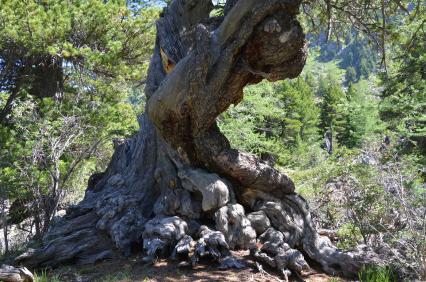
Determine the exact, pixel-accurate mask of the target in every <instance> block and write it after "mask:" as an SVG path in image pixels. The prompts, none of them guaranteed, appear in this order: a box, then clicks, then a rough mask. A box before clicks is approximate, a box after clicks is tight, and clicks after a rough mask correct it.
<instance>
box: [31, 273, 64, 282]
mask: <svg viewBox="0 0 426 282" xmlns="http://www.w3.org/2000/svg"><path fill="white" fill-rule="evenodd" d="M60 281H61V280H60V279H59V278H58V277H56V276H51V275H49V274H48V272H47V271H46V270H42V271H41V272H35V273H34V282H60Z"/></svg>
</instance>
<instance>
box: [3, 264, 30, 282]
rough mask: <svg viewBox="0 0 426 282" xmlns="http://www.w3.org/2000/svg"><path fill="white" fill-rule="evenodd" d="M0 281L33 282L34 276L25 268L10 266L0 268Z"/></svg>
mask: <svg viewBox="0 0 426 282" xmlns="http://www.w3.org/2000/svg"><path fill="white" fill-rule="evenodd" d="M0 281H4V282H33V281H34V276H33V274H32V273H31V271H29V270H28V269H26V268H25V267H19V268H16V267H13V266H10V265H5V264H3V265H1V266H0Z"/></svg>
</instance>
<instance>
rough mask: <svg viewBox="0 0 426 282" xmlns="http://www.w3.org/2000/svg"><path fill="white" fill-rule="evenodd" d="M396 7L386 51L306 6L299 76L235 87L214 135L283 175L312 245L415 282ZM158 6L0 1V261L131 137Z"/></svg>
mask: <svg viewBox="0 0 426 282" xmlns="http://www.w3.org/2000/svg"><path fill="white" fill-rule="evenodd" d="M319 2H321V1H319ZM399 3H400V5H401V6H400V7H399V9H400V11H399V12H398V13H396V14H395V15H394V16H393V17H392V18H389V19H388V21H387V26H386V33H385V34H384V35H383V34H380V36H382V35H383V36H384V37H383V38H382V39H385V40H383V41H380V40H379V41H377V38H379V39H380V36H379V35H375V34H369V33H367V32H365V30H360V28H359V27H358V26H357V25H356V24H353V25H352V24H351V23H350V21H349V19H346V18H345V15H342V14H340V13H338V12H336V14H335V30H334V31H333V33H330V26H328V28H327V24H324V23H322V22H321V21H323V20H324V19H322V18H321V17H320V16H317V18H318V21H319V22H318V23H315V22H311V19H310V18H309V17H307V16H305V15H306V14H312V15H317V14H321V8H322V7H321V6H320V5H318V7H315V6H313V7H312V6H311V7H310V10H308V11H307V13H306V14H305V13H302V14H301V16H300V17H301V20H302V21H303V22H304V23H305V29H306V30H307V32H309V33H308V38H307V39H308V42H309V59H308V62H307V64H306V66H305V69H304V71H303V73H302V75H301V76H300V77H299V78H297V79H295V80H286V81H280V82H276V83H269V82H266V81H265V82H262V83H260V84H258V85H253V86H249V87H247V88H246V89H245V98H244V100H243V101H242V102H241V103H240V104H239V105H236V106H234V107H231V108H230V109H228V111H227V112H226V113H224V114H223V115H222V116H221V117H220V127H221V130H222V132H224V134H225V135H226V136H227V137H228V139H229V140H230V141H231V143H232V144H233V145H234V146H235V147H239V148H243V149H244V150H246V151H249V152H253V153H256V154H258V155H260V156H261V157H262V158H263V159H264V160H265V161H268V162H270V163H274V164H275V166H276V167H279V168H280V169H282V170H283V171H285V172H286V173H287V174H288V175H290V177H291V178H292V179H293V180H294V181H295V182H296V187H297V190H298V192H300V193H301V194H302V195H303V196H304V197H305V198H306V199H307V200H308V201H309V203H310V206H311V209H312V212H313V215H314V217H315V220H316V224H317V227H318V229H319V230H320V233H322V234H324V235H327V236H329V237H331V238H332V239H333V240H334V241H335V242H337V244H338V246H339V247H341V248H352V247H355V246H357V245H359V244H364V245H365V247H366V248H372V249H374V250H375V251H376V252H378V253H379V254H381V255H383V257H384V258H387V259H388V260H389V261H388V262H389V265H391V267H390V268H386V269H384V270H382V271H385V272H387V273H388V274H389V275H390V276H391V275H399V277H405V278H408V279H411V278H413V277H417V278H423V279H426V191H425V189H426V187H425V181H426V168H425V167H426V127H425V125H426V77H425V76H426V53H425V47H426V46H425V42H426V37H425V29H424V28H425V26H424V25H425V22H426V17H425V11H424V10H425V6H424V5H422V4H421V3H420V2H419V3H417V4H416V3H414V2H413V1H400V2H399ZM160 6H161V4H159V3H157V2H156V1H152V2H151V1H98V0H93V1H59V0H44V1H36V0H29V1H20V0H0V230H1V231H2V234H1V235H0V238H1V239H0V242H1V244H0V254H1V256H2V257H1V259H0V261H2V260H7V259H8V258H10V257H13V255H14V254H16V253H19V252H20V251H22V249H24V248H26V247H27V245H28V244H37V240H39V239H41V238H42V236H43V233H45V232H46V231H47V230H48V228H49V226H50V225H51V224H53V223H54V222H55V220H56V218H57V217H59V216H61V215H63V214H64V212H65V210H66V209H67V208H68V207H70V206H72V205H73V204H75V203H77V202H78V201H79V200H80V199H82V197H83V196H84V191H85V188H86V187H87V183H88V181H92V180H93V178H96V174H94V173H98V172H102V171H104V170H105V169H106V167H107V165H108V161H109V160H110V158H111V154H112V152H113V148H114V146H115V145H116V144H119V143H120V142H122V141H121V140H122V139H123V138H126V137H129V136H131V135H132V134H134V133H135V132H136V131H137V130H138V127H139V126H138V120H137V117H138V115H140V114H141V113H142V112H143V110H144V96H143V88H144V80H145V76H146V71H147V67H148V64H149V59H150V54H151V53H152V48H153V45H154V43H155V42H154V40H155V19H156V18H157V16H158V14H159V13H160V11H161V7H160ZM390 8H391V7H390ZM305 12H306V11H305ZM218 13H220V10H219V11H218ZM313 17H314V16H313ZM314 18H315V17H314ZM342 22H346V23H347V24H346V25H343V24H341V23H342ZM375 28H376V27H374V26H371V27H370V28H369V29H368V30H370V31H371V32H373V33H374V32H376V30H375ZM91 175H92V176H91Z"/></svg>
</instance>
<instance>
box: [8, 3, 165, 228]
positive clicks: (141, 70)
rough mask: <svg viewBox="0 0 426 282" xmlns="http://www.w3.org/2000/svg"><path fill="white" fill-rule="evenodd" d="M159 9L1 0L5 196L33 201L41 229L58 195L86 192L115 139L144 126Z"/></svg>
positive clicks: (63, 197)
mask: <svg viewBox="0 0 426 282" xmlns="http://www.w3.org/2000/svg"><path fill="white" fill-rule="evenodd" d="M139 4H141V3H139ZM158 13H159V9H158V8H152V6H151V7H147V6H146V5H138V6H134V7H133V8H132V9H130V8H129V7H128V6H127V1H124V0H123V1H121V0H119V1H100V0H99V1H98V0H96V1H72V3H71V2H69V1H59V0H46V1H36V0H30V1H25V2H22V1H17V0H16V1H15V0H12V1H1V0H0V72H1V76H0V77H1V79H0V144H1V146H0V187H1V189H0V198H1V200H5V199H7V200H9V201H11V202H13V201H14V200H16V199H24V201H33V203H32V205H33V206H34V208H33V214H32V215H31V216H34V220H35V222H36V230H37V231H36V233H38V234H37V235H40V232H42V231H43V230H42V229H44V230H46V229H47V225H48V222H49V220H50V218H51V217H52V213H54V212H55V209H56V208H55V206H56V204H54V203H53V204H52V201H60V202H63V201H75V199H78V198H79V197H81V194H82V191H83V189H84V188H85V187H86V183H87V178H88V177H89V175H90V174H91V173H93V171H102V170H104V169H105V167H106V165H107V163H108V161H109V159H110V156H111V154H112V150H113V148H112V142H111V140H112V139H114V138H123V137H127V136H130V135H132V134H133V133H134V132H135V131H136V130H137V129H138V123H137V120H136V116H137V114H140V113H141V112H142V105H143V104H144V101H143V99H141V98H139V96H141V90H140V89H138V88H137V87H136V85H137V84H139V81H140V80H141V79H143V78H144V77H145V75H146V70H147V66H148V63H149V58H150V55H151V52H152V49H153V45H154V36H155V30H154V20H155V19H156V17H157V16H158ZM52 69H53V70H54V71H55V72H54V73H55V74H58V73H59V75H52V72H51V71H52ZM52 84H53V85H55V87H54V93H50V92H49V91H50V90H49V85H52ZM56 85H59V86H60V87H56ZM34 89H37V91H34ZM4 114H5V115H4ZM68 195H72V197H71V198H70V199H67V197H68ZM46 199H48V200H46ZM38 217H40V218H38ZM23 219H25V218H16V217H15V219H13V218H12V217H11V218H9V220H11V221H12V222H15V221H17V222H20V221H22V220H23ZM15 223H16V222H15ZM41 228H42V229H41Z"/></svg>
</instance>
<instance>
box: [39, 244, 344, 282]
mask: <svg viewBox="0 0 426 282" xmlns="http://www.w3.org/2000/svg"><path fill="white" fill-rule="evenodd" d="M234 255H236V256H237V257H239V258H240V259H241V260H242V261H243V262H244V263H245V265H246V266H247V267H246V268H245V269H241V270H236V269H231V270H219V269H218V268H217V265H216V264H214V263H210V264H209V263H206V264H203V263H200V264H199V265H198V266H197V267H196V268H194V269H192V268H188V267H185V268H184V267H179V266H178V263H177V262H170V261H166V260H160V261H158V262H157V263H155V264H154V265H147V264H144V263H143V262H142V261H141V259H138V258H133V259H122V260H110V261H104V262H101V263H97V264H95V265H90V266H80V267H74V266H67V267H61V268H57V269H54V270H51V271H48V272H47V275H48V277H50V279H49V281H52V282H53V281H54V282H56V281H58V282H59V281H61V282H62V281H66V282H151V281H161V282H163V281H164V282H174V281H238V282H246V281H255V282H261V281H262V282H263V281H283V280H280V276H279V274H278V273H277V272H276V271H274V270H271V269H265V270H266V271H267V273H260V272H258V271H257V270H256V267H255V263H254V262H253V261H252V260H251V259H250V258H249V256H248V252H244V251H241V252H234ZM290 281H306V282H326V281H335V282H336V281H347V280H342V279H340V278H338V279H336V277H331V276H327V275H325V274H323V273H320V272H317V271H315V270H313V271H311V272H310V273H307V274H306V275H303V276H302V277H300V278H298V279H297V278H295V277H290Z"/></svg>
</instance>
